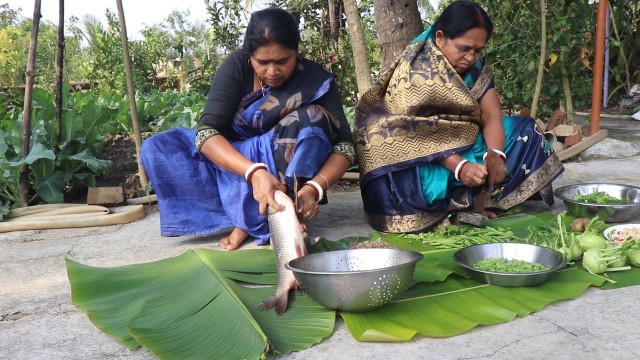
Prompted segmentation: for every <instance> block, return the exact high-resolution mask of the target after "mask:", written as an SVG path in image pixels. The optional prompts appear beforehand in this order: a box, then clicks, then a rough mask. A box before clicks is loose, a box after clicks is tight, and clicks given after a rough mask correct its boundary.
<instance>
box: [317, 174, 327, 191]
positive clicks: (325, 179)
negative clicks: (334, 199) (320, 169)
mask: <svg viewBox="0 0 640 360" xmlns="http://www.w3.org/2000/svg"><path fill="white" fill-rule="evenodd" d="M318 176H319V177H321V178H322V180H324V182H325V183H326V184H327V189H326V190H329V180H327V178H326V177H324V176H322V175H321V174H318Z"/></svg>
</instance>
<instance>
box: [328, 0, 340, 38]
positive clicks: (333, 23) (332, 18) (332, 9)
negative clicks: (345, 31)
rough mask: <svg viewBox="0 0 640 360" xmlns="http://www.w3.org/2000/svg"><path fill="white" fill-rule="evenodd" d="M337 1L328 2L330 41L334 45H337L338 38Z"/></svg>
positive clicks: (338, 16) (338, 13) (330, 0)
mask: <svg viewBox="0 0 640 360" xmlns="http://www.w3.org/2000/svg"><path fill="white" fill-rule="evenodd" d="M337 1H338V0H329V29H331V39H332V40H333V43H334V44H337V43H338V38H339V37H340V20H339V18H340V12H339V9H338V7H337V6H336V5H337V4H336V2H337Z"/></svg>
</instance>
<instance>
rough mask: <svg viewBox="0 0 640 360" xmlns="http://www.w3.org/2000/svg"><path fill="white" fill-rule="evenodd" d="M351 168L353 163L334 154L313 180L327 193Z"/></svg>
mask: <svg viewBox="0 0 640 360" xmlns="http://www.w3.org/2000/svg"><path fill="white" fill-rule="evenodd" d="M349 166H351V162H350V161H349V160H348V159H347V158H346V157H345V156H343V155H340V154H337V153H332V154H331V155H329V158H328V159H327V161H326V162H325V163H324V165H323V166H322V168H320V171H318V173H317V174H316V175H315V176H314V177H313V179H312V180H313V181H315V182H317V183H318V184H320V186H322V187H323V188H324V190H325V191H326V190H327V189H328V188H329V187H330V186H331V185H332V184H335V183H336V182H337V181H338V180H340V178H341V177H342V175H344V173H345V172H346V171H347V169H349Z"/></svg>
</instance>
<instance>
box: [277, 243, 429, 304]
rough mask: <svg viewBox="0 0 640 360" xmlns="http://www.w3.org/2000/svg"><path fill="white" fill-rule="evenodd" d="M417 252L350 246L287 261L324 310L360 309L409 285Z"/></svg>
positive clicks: (388, 298)
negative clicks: (352, 247) (351, 247)
mask: <svg viewBox="0 0 640 360" xmlns="http://www.w3.org/2000/svg"><path fill="white" fill-rule="evenodd" d="M422 258H423V256H422V254H420V253H419V252H415V251H408V250H398V249H350V250H337V251H328V252H323V253H317V254H311V255H306V256H302V257H300V258H297V259H294V260H291V261H289V262H288V263H286V264H285V267H286V268H287V269H289V270H291V271H292V272H293V275H294V276H295V278H296V280H297V281H298V283H299V284H300V287H301V288H302V290H303V291H304V292H306V293H307V294H308V295H309V297H311V298H312V299H313V300H315V301H316V302H317V303H318V304H320V305H322V306H324V307H325V308H327V309H336V310H342V311H350V312H362V311H367V310H371V309H374V308H376V307H378V306H381V305H384V304H386V303H388V302H390V301H391V300H393V299H395V298H396V297H398V296H399V295H400V294H401V293H402V292H403V291H405V290H406V289H407V287H408V285H409V282H410V280H411V278H412V277H413V273H414V271H415V266H416V263H417V262H418V261H420V260H422Z"/></svg>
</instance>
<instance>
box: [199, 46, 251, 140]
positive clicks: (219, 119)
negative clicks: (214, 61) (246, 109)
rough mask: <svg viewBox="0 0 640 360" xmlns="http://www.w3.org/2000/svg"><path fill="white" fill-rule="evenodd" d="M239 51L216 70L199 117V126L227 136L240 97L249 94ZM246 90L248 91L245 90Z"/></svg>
mask: <svg viewBox="0 0 640 360" xmlns="http://www.w3.org/2000/svg"><path fill="white" fill-rule="evenodd" d="M244 58H245V57H244V56H243V55H242V53H241V52H240V51H236V52H233V53H231V54H230V55H229V56H228V57H227V58H226V59H225V60H224V61H223V62H222V64H220V66H219V67H218V69H217V70H216V74H215V76H214V77H213V81H212V82H211V88H210V89H209V96H208V97H207V102H206V104H205V106H204V110H203V111H202V115H201V116H200V126H203V125H205V126H208V127H211V128H214V129H216V130H218V131H220V132H221V133H222V134H223V135H225V136H228V135H229V133H230V129H231V124H232V121H233V116H234V114H235V113H236V111H238V107H239V105H240V101H241V100H242V97H243V96H245V95H246V94H248V93H249V92H251V87H252V85H253V83H250V82H249V80H253V79H249V76H248V71H247V67H248V65H247V62H246V60H244ZM247 89H248V90H247Z"/></svg>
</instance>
